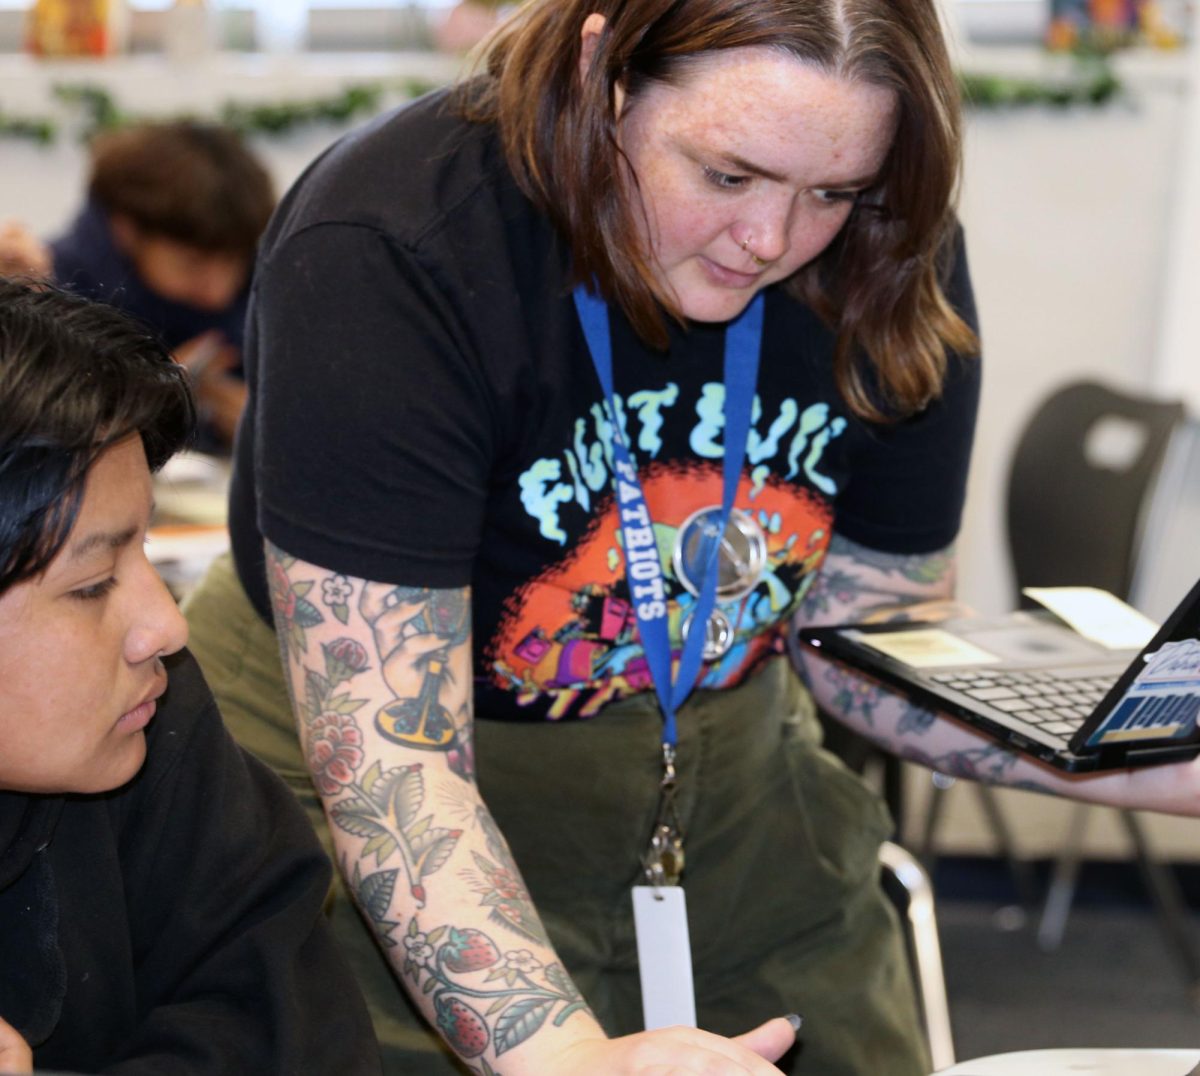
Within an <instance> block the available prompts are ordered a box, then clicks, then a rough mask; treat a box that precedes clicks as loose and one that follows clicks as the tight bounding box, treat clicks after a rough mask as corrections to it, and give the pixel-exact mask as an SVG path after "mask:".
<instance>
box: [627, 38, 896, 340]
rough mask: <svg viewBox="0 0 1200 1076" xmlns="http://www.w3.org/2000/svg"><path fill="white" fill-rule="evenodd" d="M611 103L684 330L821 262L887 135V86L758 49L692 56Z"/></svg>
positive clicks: (720, 317)
mask: <svg viewBox="0 0 1200 1076" xmlns="http://www.w3.org/2000/svg"><path fill="white" fill-rule="evenodd" d="M618 107H619V108H621V109H622V111H621V116H620V120H619V126H618V138H619V141H620V145H621V149H622V150H623V151H624V153H625V156H626V158H627V159H628V162H629V165H630V166H631V167H632V169H633V172H634V174H635V175H636V177H637V186H636V191H635V193H634V194H633V195H632V196H633V197H634V198H635V199H636V198H637V197H638V192H640V199H641V203H640V204H641V206H642V208H643V209H644V216H643V217H642V220H643V222H644V228H645V232H644V240H645V244H646V248H647V251H648V253H649V254H650V256H651V261H652V265H653V266H654V268H655V271H656V274H657V278H658V281H659V283H660V284H661V285H662V286H663V288H664V289H665V290H666V291H667V293H668V294H669V295H671V296H673V297H674V299H675V302H676V304H677V305H678V307H679V309H680V310H681V312H682V313H683V314H684V316H685V317H688V318H691V319H693V320H696V321H727V320H728V319H730V318H732V317H735V316H736V315H737V314H739V313H740V312H741V311H742V310H743V309H744V308H745V306H746V304H747V303H749V301H750V299H751V298H752V297H753V296H754V294H755V293H756V292H757V291H759V290H760V289H761V288H763V287H764V286H765V285H767V284H771V283H774V282H775V281H777V280H782V279H783V278H785V277H788V276H791V275H792V274H793V273H794V272H796V270H797V269H799V268H800V267H801V266H802V265H804V264H805V263H807V262H809V261H811V260H812V259H813V258H815V257H816V256H817V255H818V254H820V253H821V251H822V250H824V249H825V247H826V246H827V245H828V244H829V242H830V241H831V240H832V239H833V238H834V236H835V235H836V234H837V233H838V230H839V229H840V228H841V227H842V225H843V224H844V223H845V222H846V218H847V217H848V216H849V215H850V210H851V208H852V206H853V201H854V197H855V195H856V193H857V192H859V191H861V190H862V189H863V188H865V187H868V186H870V185H871V183H872V182H873V181H874V179H875V177H876V175H877V174H878V172H879V170H880V168H881V167H882V166H883V162H884V158H885V157H886V156H887V152H888V148H889V147H890V145H891V142H892V137H893V134H894V131H895V125H896V118H895V117H896V100H895V95H894V94H893V93H892V92H891V91H890V90H888V89H884V88H882V87H880V86H874V85H870V84H867V83H861V82H848V81H845V80H843V79H840V78H837V77H834V76H832V75H828V74H825V73H823V72H821V71H819V70H817V69H816V68H814V67H811V66H809V65H807V64H805V63H802V62H801V61H799V60H797V59H796V58H794V57H793V56H790V55H788V54H786V53H782V52H779V51H776V50H773V49H767V48H744V49H731V50H728V51H723V52H716V53H713V54H711V55H708V56H704V57H702V58H700V59H698V60H696V61H694V64H693V66H692V67H691V68H690V69H689V70H687V71H686V72H685V73H684V76H683V79H682V81H680V82H679V83H677V84H676V85H668V84H665V83H654V84H651V85H650V86H648V87H647V88H646V89H645V90H644V91H642V92H641V93H639V95H638V96H637V97H636V98H625V99H624V102H623V103H622V102H620V101H618ZM755 258H757V259H758V261H756V260H755Z"/></svg>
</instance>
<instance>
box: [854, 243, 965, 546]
mask: <svg viewBox="0 0 1200 1076" xmlns="http://www.w3.org/2000/svg"><path fill="white" fill-rule="evenodd" d="M945 291H946V297H947V299H948V300H949V301H950V303H951V305H952V306H953V307H954V308H955V310H957V311H958V313H959V315H960V316H961V317H962V318H963V319H964V320H965V321H966V323H967V324H968V325H969V326H970V327H971V328H972V329H973V330H974V331H975V332H976V333H977V334H978V332H979V319H978V316H977V313H976V308H975V297H974V293H973V291H972V289H971V278H970V272H969V270H968V267H967V257H966V249H965V245H964V242H963V236H962V231H961V229H960V230H959V231H958V233H957V235H956V237H955V243H954V257H953V260H952V263H951V267H950V272H949V275H948V280H947V284H946V288H945ZM981 380H982V374H981V359H980V358H979V356H977V355H975V356H961V355H956V354H951V355H950V356H949V361H948V363H947V371H946V378H945V382H944V384H943V389H942V395H941V396H940V397H939V398H938V399H936V400H935V401H933V403H931V404H930V405H929V406H928V407H927V408H925V410H924V411H922V412H920V413H919V414H917V415H914V416H912V417H911V418H908V419H905V420H903V421H901V422H897V423H893V424H877V425H876V424H872V425H868V426H866V428H865V430H864V433H863V436H862V440H861V447H860V450H859V451H858V452H857V453H856V457H855V459H854V461H853V468H852V477H851V480H850V482H849V483H848V484H847V486H846V488H845V491H844V493H843V494H842V496H841V497H839V499H838V503H837V522H836V529H837V531H838V533H839V534H841V535H842V536H843V537H846V538H849V539H850V540H851V541H854V542H858V543H859V544H861V545H865V546H867V547H869V548H872V549H879V550H883V551H886V552H889V553H931V552H934V551H936V550H939V549H944V548H945V547H946V546H948V545H950V544H951V543H952V542H953V541H954V539H955V537H956V536H957V534H958V529H959V526H960V524H961V522H962V512H963V505H964V502H965V499H966V489H967V474H968V470H969V468H970V462H971V446H972V442H973V440H974V436H975V422H976V416H977V413H978V410H979V391H980V385H981Z"/></svg>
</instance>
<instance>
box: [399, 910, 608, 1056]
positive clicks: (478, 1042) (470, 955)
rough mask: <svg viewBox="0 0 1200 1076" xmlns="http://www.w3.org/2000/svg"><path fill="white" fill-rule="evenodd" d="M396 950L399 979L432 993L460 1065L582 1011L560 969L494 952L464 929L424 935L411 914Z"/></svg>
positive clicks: (521, 954) (522, 952) (524, 952)
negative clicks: (401, 956) (400, 958)
mask: <svg viewBox="0 0 1200 1076" xmlns="http://www.w3.org/2000/svg"><path fill="white" fill-rule="evenodd" d="M404 948H405V960H404V965H403V974H404V975H406V976H408V977H409V978H410V979H411V980H412V983H413V985H414V987H416V988H419V989H420V991H421V992H422V993H423V994H429V995H432V997H431V1001H432V1002H433V1010H434V1014H435V1017H434V1018H435V1021H436V1023H437V1026H438V1030H439V1031H441V1033H442V1035H444V1036H445V1039H446V1041H447V1042H448V1043H449V1044H450V1045H451V1046H452V1047H453V1048H454V1050H455V1051H456V1052H457V1053H459V1054H460V1055H461V1056H462V1057H465V1058H467V1059H472V1058H476V1057H479V1056H480V1055H481V1054H483V1053H484V1051H486V1050H487V1049H488V1048H489V1047H491V1049H492V1050H493V1051H494V1053H495V1055H496V1056H497V1057H499V1056H500V1055H501V1054H503V1053H505V1052H506V1051H508V1050H511V1049H512V1048H513V1047H514V1046H519V1045H520V1044H521V1043H523V1042H524V1041H525V1040H526V1039H528V1038H529V1037H530V1036H531V1035H533V1034H535V1033H536V1032H537V1031H539V1030H540V1029H541V1027H542V1025H543V1024H545V1023H546V1021H547V1020H551V1022H552V1023H553V1025H554V1026H555V1027H561V1026H562V1024H563V1023H564V1021H566V1019H567V1018H568V1017H569V1016H571V1014H572V1013H575V1012H579V1011H580V1010H586V1009H587V1007H588V1006H587V1002H586V1001H584V1000H583V998H582V996H581V995H580V993H579V991H578V990H577V989H576V988H575V984H574V983H572V982H571V977H570V976H569V975H568V974H567V973H566V972H565V971H564V970H563V967H562V965H561V964H557V963H551V964H543V963H542V962H541V961H539V960H538V959H537V958H536V957H535V956H534V955H533V953H531V952H530V951H529V950H528V949H510V950H508V951H505V952H502V951H501V950H500V948H499V947H498V946H497V945H496V943H495V941H494V940H493V939H492V938H491V937H489V936H488V935H487V934H484V933H483V931H481V930H476V929H474V928H472V927H466V928H462V929H460V928H458V927H453V926H451V927H437V928H436V929H434V930H431V931H429V932H428V933H425V932H424V931H422V930H421V928H420V925H419V924H418V922H417V918H416V916H414V917H413V918H412V919H411V920H410V921H409V924H408V932H407V933H406V934H405V937H404ZM484 972H486V973H487V974H486V975H484V974H483V973H484ZM501 984H503V985H501Z"/></svg>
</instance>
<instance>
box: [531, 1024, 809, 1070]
mask: <svg viewBox="0 0 1200 1076" xmlns="http://www.w3.org/2000/svg"><path fill="white" fill-rule="evenodd" d="M795 1041H796V1032H795V1030H794V1028H793V1027H792V1024H791V1023H790V1022H789V1021H788V1019H787V1018H786V1017H782V1016H781V1017H776V1018H775V1019H774V1020H768V1021H767V1022H766V1023H765V1024H760V1025H759V1026H758V1027H756V1028H754V1030H752V1031H747V1032H746V1033H745V1034H744V1035H738V1036H737V1037H736V1038H732V1039H726V1038H722V1037H721V1036H720V1035H714V1034H712V1033H711V1032H708V1031H699V1030H697V1029H696V1028H690V1027H665V1028H661V1029H659V1030H657V1031H641V1032H638V1033H637V1034H636V1035H625V1036H623V1037H622V1038H619V1039H583V1040H577V1041H576V1042H574V1043H572V1044H571V1045H570V1046H569V1047H567V1048H566V1049H565V1050H564V1051H563V1052H562V1053H561V1054H559V1055H558V1056H557V1057H556V1058H555V1065H554V1071H555V1072H559V1071H561V1072H604V1073H613V1074H614V1076H617V1074H620V1076H635V1074H636V1076H675V1074H679V1076H683V1074H685V1073H689V1074H691V1073H695V1074H700V1073H703V1074H708V1076H740V1074H742V1073H746V1074H749V1076H769V1074H770V1073H778V1072H779V1070H778V1069H777V1068H776V1067H775V1066H774V1065H773V1064H772V1062H773V1061H776V1060H778V1059H779V1058H780V1057H782V1056H783V1054H784V1053H785V1052H786V1051H787V1050H788V1048H789V1047H791V1046H792V1044H793V1043H794V1042H795Z"/></svg>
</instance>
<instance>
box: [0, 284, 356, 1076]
mask: <svg viewBox="0 0 1200 1076" xmlns="http://www.w3.org/2000/svg"><path fill="white" fill-rule="evenodd" d="M193 422H194V405H193V403H192V399H191V395H190V393H189V390H188V386H187V378H186V375H185V374H184V372H183V370H182V368H181V367H180V366H179V365H178V364H176V363H175V362H173V361H172V360H171V358H170V356H169V355H168V354H167V352H166V351H165V350H164V349H163V347H162V345H161V344H160V343H159V342H158V341H157V340H156V339H155V338H154V337H153V336H151V335H150V334H148V333H147V332H146V331H145V330H144V329H143V328H141V327H139V326H138V325H136V324H135V323H134V322H132V321H131V320H130V319H129V318H127V317H126V316H125V315H123V314H121V313H120V312H118V311H117V310H115V309H113V308H112V307H110V306H106V305H103V304H99V303H94V302H91V301H88V300H85V299H83V298H80V297H79V296H76V295H73V294H70V293H67V292H64V291H60V290H58V289H55V288H52V287H35V286H31V285H25V284H18V283H13V282H6V281H3V280H0V1071H5V1072H29V1071H31V1069H32V1066H33V1065H34V1064H35V1063H36V1065H37V1066H38V1067H39V1068H44V1069H54V1070H62V1071H73V1072H92V1073H94V1072H115V1071H119V1072H121V1073H123V1074H134V1073H144V1074H147V1076H149V1074H151V1073H155V1074H158V1073H166V1072H171V1073H178V1074H184V1073H186V1074H197V1076H198V1074H201V1073H212V1074H214V1076H215V1074H224V1073H233V1072H246V1073H250V1072H253V1073H287V1074H293V1073H312V1074H326V1073H328V1074H333V1073H336V1074H338V1076H342V1074H345V1073H364V1074H367V1073H375V1072H378V1071H379V1059H378V1050H377V1047H376V1045H375V1042H374V1037H373V1034H372V1031H371V1025H370V1022H369V1019H368V1016H367V1013H366V1009H365V1007H364V1005H363V1002H362V1000H361V996H360V995H359V993H358V991H357V989H356V987H355V985H354V982H353V980H352V978H351V975H350V972H349V969H348V968H347V966H346V964H345V963H344V961H343V958H342V956H341V954H340V953H339V952H338V951H337V949H336V947H335V945H334V943H333V942H332V940H331V937H330V935H329V934H328V932H327V930H326V927H325V924H324V922H323V914H322V906H323V902H324V899H325V895H326V892H327V889H328V886H329V881H330V867H329V864H328V862H327V860H326V858H325V856H324V855H323V854H322V853H321V851H320V848H319V846H318V844H317V841H316V839H315V837H314V835H313V833H312V831H311V829H310V827H309V826H308V824H307V822H306V821H305V819H304V817H303V812H302V811H301V809H300V808H299V807H298V806H297V805H296V803H295V800H294V798H293V797H292V796H291V794H290V793H289V792H288V790H287V789H286V787H285V786H284V785H283V784H282V782H281V781H280V780H279V779H278V778H277V777H276V776H275V775H274V774H272V773H271V772H270V771H269V770H268V769H267V768H266V767H265V766H263V765H262V764H260V763H258V762H257V761H256V760H254V759H253V758H251V757H250V756H248V755H247V754H245V753H244V752H243V751H242V750H241V749H239V748H238V747H237V746H236V745H235V744H234V743H233V741H232V740H231V739H230V737H229V735H228V734H227V733H226V731H225V729H224V727H223V725H222V723H221V719H220V715H219V714H218V712H217V709H216V705H215V703H214V702H213V699H212V695H211V694H210V692H209V690H208V687H207V686H206V685H205V683H204V680H203V678H202V676H201V675H200V671H199V669H198V667H197V665H196V663H195V661H194V660H193V659H192V658H191V656H190V655H189V654H188V653H187V651H186V650H184V644H185V642H186V640H187V626H186V623H185V622H184V620H183V618H182V616H181V615H180V613H179V610H178V609H177V607H176V605H175V603H174V601H173V600H172V598H171V596H170V594H169V593H168V592H167V590H166V588H165V587H164V585H163V583H162V581H161V580H160V578H159V577H158V575H157V573H156V572H155V569H154V567H153V566H152V565H151V564H150V562H149V560H148V559H147V557H146V551H145V542H146V533H147V528H148V526H149V521H150V514H151V507H152V501H151V496H152V483H151V473H152V472H153V471H154V470H156V469H157V468H158V467H160V466H161V465H162V464H163V463H164V462H165V461H166V460H167V459H168V457H170V455H171V454H172V453H173V452H174V451H176V450H177V449H178V448H179V447H180V446H181V445H183V444H184V443H185V442H186V441H187V440H188V438H189V436H190V435H191V431H192V426H193Z"/></svg>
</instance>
